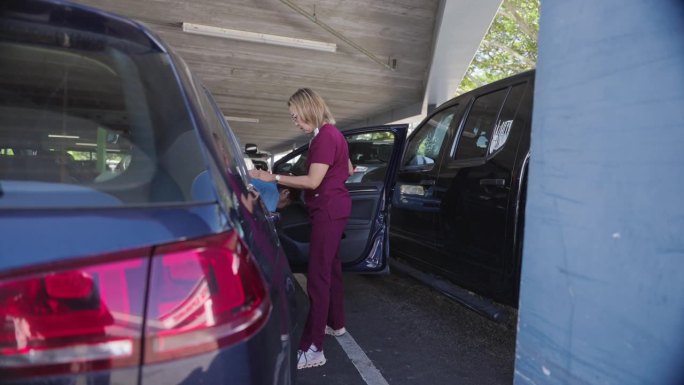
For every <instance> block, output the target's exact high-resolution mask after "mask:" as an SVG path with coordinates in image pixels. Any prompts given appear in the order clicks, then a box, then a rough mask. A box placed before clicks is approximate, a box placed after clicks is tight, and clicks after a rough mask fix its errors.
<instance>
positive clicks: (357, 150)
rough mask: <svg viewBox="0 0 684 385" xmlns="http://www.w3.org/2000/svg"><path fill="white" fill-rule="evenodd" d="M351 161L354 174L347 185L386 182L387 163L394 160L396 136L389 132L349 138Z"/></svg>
mask: <svg viewBox="0 0 684 385" xmlns="http://www.w3.org/2000/svg"><path fill="white" fill-rule="evenodd" d="M347 142H348V144H349V159H351V162H352V165H353V166H354V174H353V175H352V176H350V177H349V179H347V183H363V182H381V181H384V180H385V174H386V173H387V163H388V162H389V161H390V159H391V158H392V148H393V147H394V134H393V133H392V132H389V131H384V132H371V133H366V134H358V135H352V136H348V137H347Z"/></svg>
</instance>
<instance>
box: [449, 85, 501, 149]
mask: <svg viewBox="0 0 684 385" xmlns="http://www.w3.org/2000/svg"><path fill="white" fill-rule="evenodd" d="M507 91H508V88H504V89H501V90H498V91H494V92H491V93H488V94H486V95H482V96H480V97H478V98H477V99H475V102H473V105H472V107H471V108H470V111H469V112H468V116H467V117H466V121H465V124H464V125H463V130H462V131H461V135H460V137H459V139H458V147H457V148H456V160H463V159H475V158H483V157H484V156H485V155H486V154H487V148H489V141H490V139H491V137H492V131H493V130H494V122H495V121H496V118H497V115H498V114H499V110H500V109H501V104H502V103H503V101H504V98H505V97H506V92H507Z"/></svg>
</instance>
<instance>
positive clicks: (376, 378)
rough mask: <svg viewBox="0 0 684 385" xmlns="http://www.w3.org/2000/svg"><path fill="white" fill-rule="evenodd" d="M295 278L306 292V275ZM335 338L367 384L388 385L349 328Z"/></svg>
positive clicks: (296, 275)
mask: <svg viewBox="0 0 684 385" xmlns="http://www.w3.org/2000/svg"><path fill="white" fill-rule="evenodd" d="M294 276H295V279H296V280H297V283H299V285H300V286H301V287H302V288H303V289H304V291H305V292H306V276H305V275H304V274H299V273H298V274H294ZM335 340H337V342H338V343H339V344H340V346H341V347H342V350H344V352H345V353H346V354H347V357H349V360H351V362H352V364H354V367H356V370H357V371H358V372H359V374H360V375H361V378H363V380H364V381H365V382H366V384H368V385H389V383H388V382H387V380H385V377H383V376H382V373H380V371H379V370H378V369H377V368H376V367H375V365H373V361H371V360H370V358H368V356H367V355H366V353H365V352H364V351H363V349H361V347H360V346H359V344H357V343H356V340H354V337H352V335H351V333H349V329H347V332H346V333H345V334H343V335H341V336H339V337H335Z"/></svg>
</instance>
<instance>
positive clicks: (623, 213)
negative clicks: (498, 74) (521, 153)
mask: <svg viewBox="0 0 684 385" xmlns="http://www.w3.org/2000/svg"><path fill="white" fill-rule="evenodd" d="M529 172H530V174H529V185H528V202H527V211H526V227H525V245H524V257H523V258H524V260H523V269H522V282H521V297H520V306H519V323H518V329H519V331H518V337H517V351H516V367H515V384H620V385H628V384H684V1H682V0H658V1H655V0H654V1H646V0H644V1H637V0H566V1H545V0H542V9H541V20H540V37H539V61H538V65H537V82H536V90H535V106H534V116H533V129H532V158H531V163H530V170H529Z"/></svg>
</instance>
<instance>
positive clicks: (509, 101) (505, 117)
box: [488, 83, 527, 155]
mask: <svg viewBox="0 0 684 385" xmlns="http://www.w3.org/2000/svg"><path fill="white" fill-rule="evenodd" d="M526 85H527V84H526V83H523V84H518V85H516V86H513V88H511V91H510V92H509V93H508V96H506V102H505V103H504V106H503V108H502V109H501V113H500V114H499V118H498V119H497V120H496V125H495V126H494V131H493V133H492V140H491V143H490V144H489V151H488V155H491V154H493V153H495V152H497V151H500V150H501V149H502V148H503V147H504V145H505V144H506V142H507V141H508V138H509V137H510V136H511V130H512V129H513V120H514V119H515V116H516V114H517V112H518V108H519V107H520V103H521V101H522V96H523V93H524V92H525V86H526Z"/></svg>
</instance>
